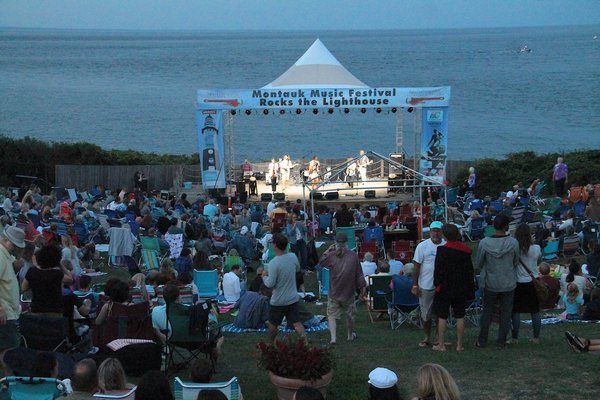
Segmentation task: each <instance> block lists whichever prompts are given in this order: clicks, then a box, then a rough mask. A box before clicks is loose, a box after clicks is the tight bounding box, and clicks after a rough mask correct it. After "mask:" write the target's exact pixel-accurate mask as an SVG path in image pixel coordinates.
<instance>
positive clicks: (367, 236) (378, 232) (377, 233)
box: [363, 226, 385, 257]
mask: <svg viewBox="0 0 600 400" xmlns="http://www.w3.org/2000/svg"><path fill="white" fill-rule="evenodd" d="M383 237H384V236H383V227H381V226H375V227H367V228H365V231H364V233H363V240H364V241H365V242H368V241H370V240H375V241H376V242H377V245H378V246H379V249H381V250H382V251H383V256H384V257H385V242H384V238H383Z"/></svg>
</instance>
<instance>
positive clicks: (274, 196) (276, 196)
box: [273, 192, 285, 201]
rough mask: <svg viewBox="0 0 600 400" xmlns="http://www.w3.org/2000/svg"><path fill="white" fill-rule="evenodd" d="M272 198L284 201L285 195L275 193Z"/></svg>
mask: <svg viewBox="0 0 600 400" xmlns="http://www.w3.org/2000/svg"><path fill="white" fill-rule="evenodd" d="M273 198H274V199H275V200H277V201H285V193H279V192H277V193H275V194H274V195H273Z"/></svg>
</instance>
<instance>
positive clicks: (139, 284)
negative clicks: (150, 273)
mask: <svg viewBox="0 0 600 400" xmlns="http://www.w3.org/2000/svg"><path fill="white" fill-rule="evenodd" d="M131 281H132V282H133V284H134V287H135V288H139V289H140V291H141V293H142V299H143V300H144V301H150V295H148V290H147V289H146V276H145V275H144V274H142V273H141V272H139V273H137V274H135V275H134V276H132V277H131Z"/></svg>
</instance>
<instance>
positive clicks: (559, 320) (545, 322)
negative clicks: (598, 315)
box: [521, 317, 600, 325]
mask: <svg viewBox="0 0 600 400" xmlns="http://www.w3.org/2000/svg"><path fill="white" fill-rule="evenodd" d="M521 322H522V323H524V324H527V325H531V323H532V322H531V320H530V319H524V320H521ZM563 322H566V323H569V324H571V323H576V324H598V323H600V321H585V320H583V319H574V320H569V319H563V318H561V317H550V318H542V325H555V324H560V323H563Z"/></svg>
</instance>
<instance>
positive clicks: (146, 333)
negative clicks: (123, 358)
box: [93, 301, 155, 351]
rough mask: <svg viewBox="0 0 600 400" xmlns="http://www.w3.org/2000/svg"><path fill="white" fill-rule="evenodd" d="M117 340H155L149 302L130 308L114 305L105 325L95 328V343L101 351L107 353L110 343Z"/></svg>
mask: <svg viewBox="0 0 600 400" xmlns="http://www.w3.org/2000/svg"><path fill="white" fill-rule="evenodd" d="M115 339H147V340H154V339H155V333H154V328H153V327H152V318H151V316H150V304H148V302H147V301H144V302H142V303H139V304H134V305H130V306H126V305H123V304H119V303H113V305H112V309H111V312H110V315H108V317H107V318H106V320H105V321H104V323H103V324H102V325H96V326H95V327H94V331H93V341H94V345H95V346H98V347H99V348H100V350H102V351H107V350H108V348H107V345H108V343H110V342H112V341H113V340H115Z"/></svg>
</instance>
